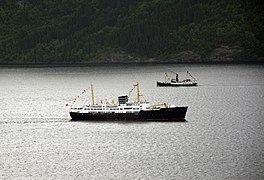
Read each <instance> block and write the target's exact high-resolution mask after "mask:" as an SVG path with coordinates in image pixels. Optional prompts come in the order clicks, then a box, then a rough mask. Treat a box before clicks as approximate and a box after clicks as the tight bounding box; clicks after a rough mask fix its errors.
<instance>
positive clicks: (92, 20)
mask: <svg viewBox="0 0 264 180" xmlns="http://www.w3.org/2000/svg"><path fill="white" fill-rule="evenodd" d="M263 7H264V6H263V3H261V1H260V0H259V1H258V0H243V1H241V0H232V1H230V0H89V1H87V0H0V63H100V62H149V61H183V62H185V61H186V62H187V61H188V62H189V61H191V62H192V61H194V62H196V61H233V60H252V61H262V62H263V60H264V58H263V57H264V51H263V50H264V37H263V29H264V24H263V23H264V13H263V10H264V8H263Z"/></svg>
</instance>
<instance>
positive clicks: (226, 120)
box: [0, 65, 264, 179]
mask: <svg viewBox="0 0 264 180" xmlns="http://www.w3.org/2000/svg"><path fill="white" fill-rule="evenodd" d="M186 70H189V71H190V72H191V73H192V74H193V75H194V76H195V77H196V78H197V79H198V82H199V86H198V87H188V88H185V87H180V88H173V87H167V88H161V87H159V88H158V87H156V81H157V80H163V79H164V72H166V71H176V72H178V73H179V74H180V79H182V78H185V72H186ZM137 81H138V82H139V83H140V85H141V91H142V94H143V99H147V100H149V101H150V102H152V103H160V102H167V103H172V104H176V105H188V106H189V109H188V112H187V117H186V119H187V122H184V123H182V122H181V123H179V122H174V123H169V122H71V121H70V117H69V115H68V112H67V108H66V106H65V104H66V103H70V102H72V100H73V99H74V97H76V96H78V95H79V94H81V92H82V90H84V89H86V88H88V87H89V84H90V83H91V82H92V83H93V84H94V89H95V96H96V100H97V101H100V98H102V99H104V98H105V97H108V99H109V100H110V99H112V98H115V97H117V96H118V95H123V94H127V93H128V91H129V90H130V89H131V88H132V84H133V83H134V82H137ZM132 96H134V95H133V94H132ZM87 101H90V94H84V95H83V97H82V98H80V100H79V101H78V103H79V104H83V103H85V102H87ZM0 102H1V106H0V115H1V116H0V179H263V178H264V151H263V150H264V66H263V65H127V66H124V65H119V66H95V67H67V68H0Z"/></svg>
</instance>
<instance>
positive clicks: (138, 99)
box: [134, 82, 141, 103]
mask: <svg viewBox="0 0 264 180" xmlns="http://www.w3.org/2000/svg"><path fill="white" fill-rule="evenodd" d="M134 86H137V94H136V100H137V103H140V96H141V94H140V91H139V83H138V82H137V84H136V85H134Z"/></svg>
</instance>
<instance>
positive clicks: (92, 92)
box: [91, 84, 94, 105]
mask: <svg viewBox="0 0 264 180" xmlns="http://www.w3.org/2000/svg"><path fill="white" fill-rule="evenodd" d="M91 94H92V105H94V90H93V84H91Z"/></svg>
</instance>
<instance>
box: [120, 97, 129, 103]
mask: <svg viewBox="0 0 264 180" xmlns="http://www.w3.org/2000/svg"><path fill="white" fill-rule="evenodd" d="M126 102H128V96H119V97H118V104H119V105H120V104H126Z"/></svg>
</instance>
